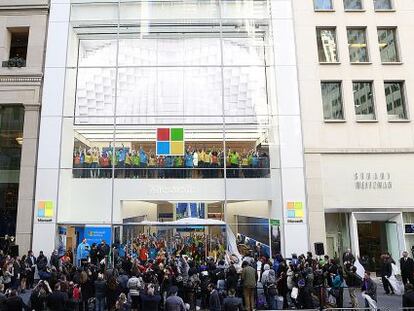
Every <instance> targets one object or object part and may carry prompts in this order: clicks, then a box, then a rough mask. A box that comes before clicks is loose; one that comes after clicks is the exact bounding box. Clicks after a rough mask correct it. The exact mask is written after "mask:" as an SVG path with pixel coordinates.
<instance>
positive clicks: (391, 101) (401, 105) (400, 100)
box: [384, 81, 408, 121]
mask: <svg viewBox="0 0 414 311" xmlns="http://www.w3.org/2000/svg"><path fill="white" fill-rule="evenodd" d="M384 88H385V99H386V101H387V112H388V119H389V120H390V121H391V120H407V119H408V113H407V106H406V103H405V94H404V82H398V81H397V82H385V83H384Z"/></svg>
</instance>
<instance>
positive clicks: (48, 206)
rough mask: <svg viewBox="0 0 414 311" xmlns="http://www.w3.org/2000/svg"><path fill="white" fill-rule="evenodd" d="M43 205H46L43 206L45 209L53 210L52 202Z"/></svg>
mask: <svg viewBox="0 0 414 311" xmlns="http://www.w3.org/2000/svg"><path fill="white" fill-rule="evenodd" d="M45 203H46V204H45V205H46V206H45V207H46V208H50V209H52V208H53V202H52V201H46V202H45Z"/></svg>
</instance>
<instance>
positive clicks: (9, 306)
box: [4, 296, 24, 311]
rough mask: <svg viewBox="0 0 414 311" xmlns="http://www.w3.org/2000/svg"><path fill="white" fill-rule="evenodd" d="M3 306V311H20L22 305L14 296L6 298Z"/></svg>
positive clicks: (21, 301) (18, 298)
mask: <svg viewBox="0 0 414 311" xmlns="http://www.w3.org/2000/svg"><path fill="white" fill-rule="evenodd" d="M4 306H5V307H6V308H5V310H7V311H22V309H23V307H24V303H23V300H22V299H21V298H20V297H18V296H14V297H9V298H7V300H6V301H5V303H4Z"/></svg>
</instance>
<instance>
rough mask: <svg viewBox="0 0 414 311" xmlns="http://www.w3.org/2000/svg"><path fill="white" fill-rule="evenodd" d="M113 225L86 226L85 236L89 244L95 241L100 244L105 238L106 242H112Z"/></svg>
mask: <svg viewBox="0 0 414 311" xmlns="http://www.w3.org/2000/svg"><path fill="white" fill-rule="evenodd" d="M111 232H112V231H111V227H85V235H84V238H85V239H86V241H87V242H88V244H89V245H92V244H93V243H96V244H100V243H101V242H102V240H105V242H106V244H108V245H110V243H111Z"/></svg>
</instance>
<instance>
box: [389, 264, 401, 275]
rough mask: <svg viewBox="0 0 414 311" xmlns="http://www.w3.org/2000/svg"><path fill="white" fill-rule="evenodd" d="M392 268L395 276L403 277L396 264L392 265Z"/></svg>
mask: <svg viewBox="0 0 414 311" xmlns="http://www.w3.org/2000/svg"><path fill="white" fill-rule="evenodd" d="M391 267H392V274H394V275H401V270H400V268H398V266H397V265H396V264H394V263H392V264H391Z"/></svg>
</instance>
